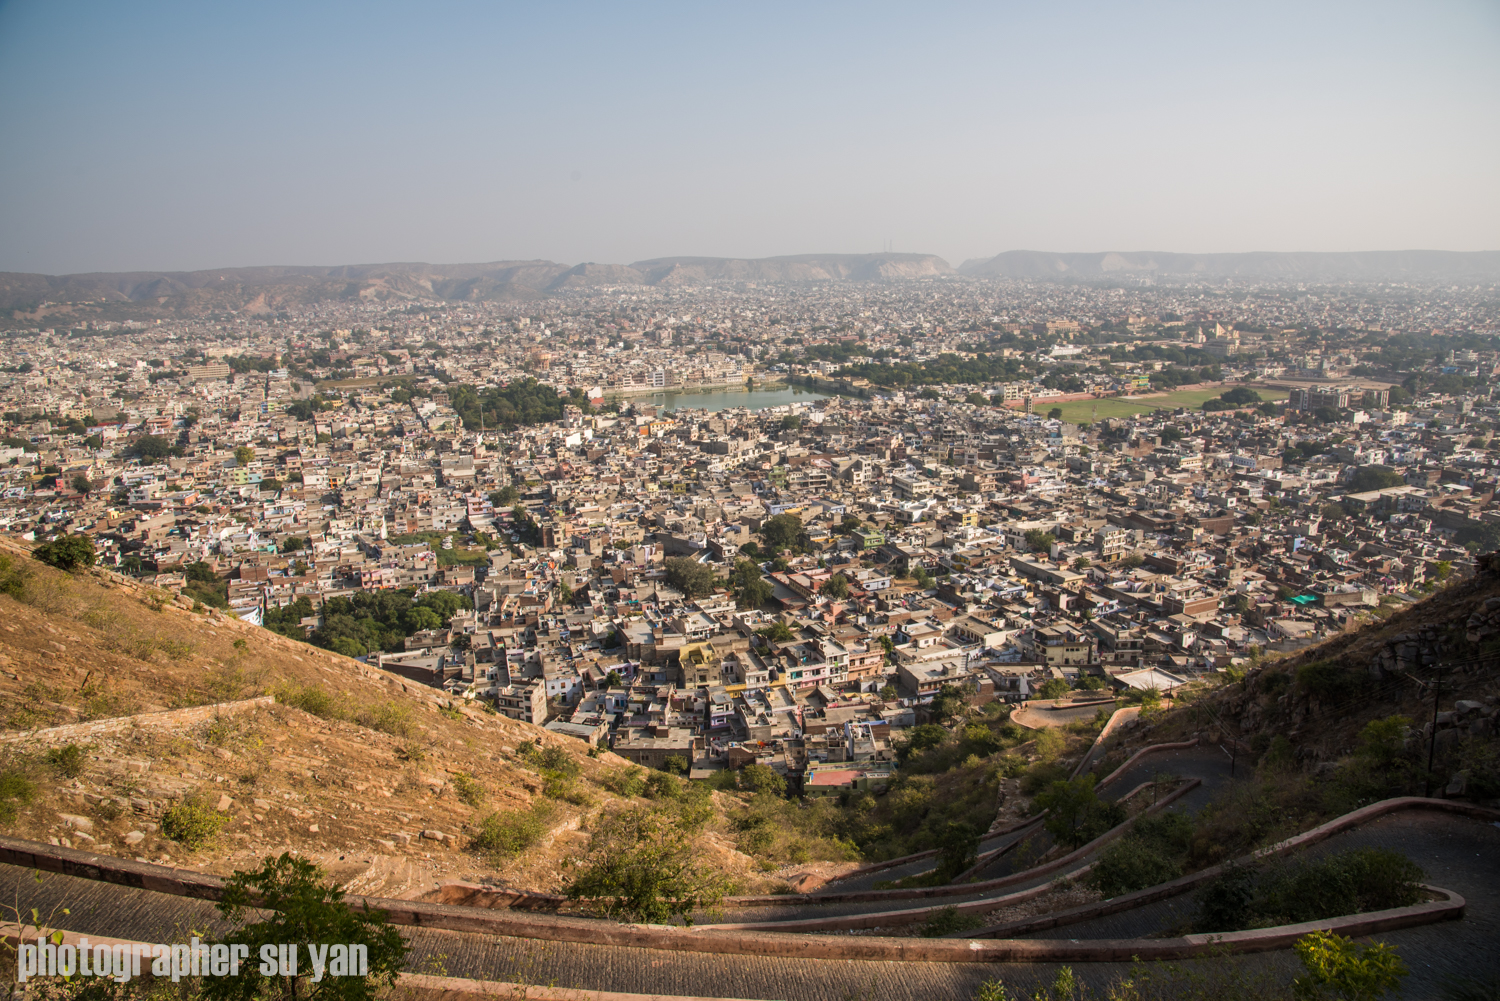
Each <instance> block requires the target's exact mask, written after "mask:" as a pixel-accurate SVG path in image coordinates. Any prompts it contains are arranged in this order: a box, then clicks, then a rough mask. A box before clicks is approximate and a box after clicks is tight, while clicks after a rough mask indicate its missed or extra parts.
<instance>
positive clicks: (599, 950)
mask: <svg viewBox="0 0 1500 1001" xmlns="http://www.w3.org/2000/svg"><path fill="white" fill-rule="evenodd" d="M1161 773H1166V774H1172V775H1177V776H1180V777H1183V778H1197V779H1199V780H1200V781H1201V782H1202V785H1200V786H1198V787H1197V788H1195V789H1194V790H1192V791H1191V792H1190V793H1189V794H1187V795H1186V796H1184V797H1183V799H1182V800H1180V801H1179V802H1177V803H1174V804H1173V805H1172V806H1171V807H1170V808H1171V809H1184V810H1196V809H1198V808H1200V807H1201V806H1202V805H1203V803H1206V802H1207V801H1208V799H1209V798H1210V797H1211V796H1212V795H1213V793H1214V791H1215V790H1217V789H1222V788H1223V787H1224V785H1225V784H1226V783H1227V782H1229V781H1231V780H1230V778H1229V761H1228V759H1227V757H1225V756H1224V755H1223V754H1221V753H1220V752H1219V750H1218V749H1217V748H1215V747H1197V748H1187V749H1182V750H1175V751H1167V752H1162V753H1160V754H1156V755H1153V756H1151V757H1148V758H1145V759H1143V760H1142V761H1140V762H1138V763H1137V764H1136V765H1134V766H1132V768H1130V769H1129V770H1128V771H1127V772H1125V773H1124V774H1122V775H1121V777H1120V778H1119V779H1118V780H1117V781H1116V782H1115V783H1114V784H1113V785H1112V786H1111V789H1112V790H1113V791H1114V794H1115V795H1121V794H1123V793H1125V792H1127V791H1129V790H1130V789H1133V788H1135V787H1136V786H1138V785H1139V784H1140V783H1142V782H1147V781H1150V780H1151V779H1153V778H1154V777H1155V776H1156V775H1158V774H1161ZM1014 836H1019V835H1015V834H1011V835H1003V836H1001V837H1000V838H996V839H992V840H991V842H989V845H990V846H993V845H995V844H999V843H1002V842H1003V839H1004V838H1007V837H1014ZM1365 845H1373V846H1379V847H1386V848H1393V849H1397V850H1399V851H1402V852H1404V853H1406V854H1407V855H1408V856H1409V857H1411V858H1412V859H1413V860H1414V861H1416V862H1417V863H1418V864H1419V865H1421V866H1422V868H1423V869H1424V870H1425V871H1426V873H1427V880H1428V881H1429V882H1431V883H1434V884H1437V885H1440V886H1443V887H1445V888H1448V889H1452V890H1456V891H1457V892H1458V893H1460V894H1462V895H1463V896H1464V897H1466V898H1467V900H1468V910H1467V913H1466V915H1465V917H1464V919H1463V920H1461V921H1457V922H1446V923H1444V924H1440V925H1430V926H1423V927H1414V928H1407V929H1401V930H1397V931H1391V932H1388V933H1383V934H1381V935H1380V936H1379V938H1380V939H1381V940H1382V941H1386V942H1388V943H1390V944H1391V945H1394V946H1396V947H1397V948H1398V949H1399V950H1400V952H1401V955H1402V957H1403V959H1404V960H1405V961H1406V963H1407V965H1408V966H1409V967H1410V968H1411V971H1412V974H1411V977H1410V978H1409V979H1408V981H1407V983H1406V985H1405V988H1404V990H1403V995H1404V996H1405V997H1409V998H1427V997H1433V996H1436V995H1437V994H1438V993H1439V991H1440V988H1441V985H1442V983H1443V981H1444V978H1448V977H1456V976H1475V975H1490V976H1493V975H1497V974H1500V900H1497V897H1496V890H1497V888H1500V823H1483V822H1480V821H1477V820H1473V819H1468V818H1465V817H1458V816H1454V815H1451V814H1440V813H1437V812H1434V811H1430V810H1425V809H1417V810H1409V811H1406V812H1403V813H1398V814H1391V815H1388V816H1384V817H1380V818H1377V819H1375V820H1373V821H1371V822H1369V823H1366V824H1365V825H1364V826H1361V827H1358V828H1354V829H1352V830H1349V831H1345V832H1343V833H1341V834H1337V835H1334V836H1333V837H1332V838H1330V839H1328V840H1327V841H1325V842H1322V843H1321V844H1319V845H1317V846H1315V847H1313V848H1311V849H1309V852H1310V853H1312V854H1321V853H1325V852H1330V851H1338V850H1342V849H1346V848H1352V847H1360V846H1365ZM38 850H43V851H45V850H46V846H38ZM911 864H912V865H914V866H923V865H927V866H930V864H931V863H930V861H926V860H919V861H918V862H916V863H911ZM896 871H897V870H891V871H889V872H885V873H879V874H876V875H877V876H878V878H884V879H889V878H892V874H893V873H895V872H896ZM985 875H986V876H987V877H989V876H993V875H994V874H993V873H986V874H985ZM1054 875H1055V874H1054ZM1049 878H1051V876H1040V877H1035V878H1034V879H1032V880H1021V881H1018V882H1017V883H1015V884H1012V885H1010V886H1007V887H1005V888H1004V889H1003V890H1000V891H991V892H992V895H993V894H994V893H997V892H998V893H1009V892H1014V891H1015V890H1016V889H1020V888H1024V887H1027V886H1030V885H1036V884H1038V883H1041V882H1045V881H1046V880H1047V879H1049ZM846 888H848V884H841V885H840V886H838V887H835V888H834V889H836V890H844V889H846ZM0 895H3V898H4V899H5V900H6V901H12V900H13V901H15V903H16V904H17V905H18V906H19V908H20V909H21V911H22V912H23V913H26V912H29V910H30V908H31V907H33V906H34V907H36V908H37V909H38V910H39V911H40V912H41V913H42V914H44V915H45V914H48V913H52V912H53V910H54V908H60V907H67V908H69V911H70V913H69V914H67V915H60V914H59V915H58V917H56V918H55V919H54V922H53V923H54V924H55V925H56V926H59V927H62V928H66V929H68V930H72V931H77V932H81V933H84V934H93V935H101V936H110V937H115V938H125V939H134V940H138V941H148V942H152V941H182V940H183V939H184V938H185V937H187V936H189V935H191V934H193V933H204V932H206V933H213V932H216V931H222V930H224V925H223V923H222V922H221V921H220V920H219V916H218V913H217V912H216V911H215V909H214V907H213V905H212V904H210V903H208V902H206V901H203V900H197V899H192V898H188V897H182V896H174V895H169V894H165V893H159V892H153V891H151V890H146V889H138V888H133V887H128V886H121V885H118V884H115V883H107V882H100V881H96V880H90V879H83V878H77V877H71V876H63V875H56V874H52V875H46V876H44V877H43V879H42V881H41V882H37V880H36V879H35V874H34V872H33V871H32V870H30V869H26V868H21V867H19V866H14V865H0ZM982 896H983V895H982V894H974V895H967V896H966V895H959V896H955V897H945V898H940V900H939V901H936V902H938V903H942V904H947V903H952V902H957V901H961V900H968V899H979V898H981V897H982ZM929 903H931V902H929V901H922V900H908V901H902V902H899V903H896V902H891V901H868V902H855V903H830V904H827V905H823V906H813V905H812V903H811V901H808V900H806V899H805V898H804V899H802V900H797V899H795V898H789V899H788V900H787V901H786V902H785V903H784V904H783V903H781V902H777V903H776V904H768V905H767V906H765V907H757V908H750V909H743V910H736V911H734V912H731V913H728V914H726V917H724V918H720V920H726V919H727V920H734V921H741V920H760V921H781V920H795V919H797V918H807V917H810V916H817V917H822V916H829V915H836V914H851V913H868V912H869V911H870V910H892V909H897V908H903V907H917V906H923V905H927V904H929ZM1192 907H1193V898H1192V896H1191V895H1184V896H1181V897H1175V898H1169V899H1167V900H1164V901H1159V902H1157V903H1154V904H1147V905H1143V906H1141V907H1138V908H1135V909H1133V910H1130V911H1126V912H1123V913H1120V914H1115V915H1110V916H1107V917H1103V918H1096V919H1093V920H1089V921H1084V922H1080V923H1077V924H1073V925H1068V926H1066V927H1065V928H1061V929H1058V930H1055V931H1052V932H1048V933H1039V934H1037V935H1036V936H1035V937H1036V938H1042V939H1045V938H1051V939H1057V938H1066V939H1079V940H1086V939H1119V938H1140V937H1145V936H1150V935H1153V934H1160V933H1163V932H1167V931H1170V930H1171V929H1173V928H1174V927H1176V926H1180V925H1181V924H1183V923H1184V922H1185V921H1187V920H1188V919H1189V918H1190V916H1191V913H1192ZM7 910H8V908H7ZM548 920H549V919H548V918H547V917H546V916H540V915H539V916H537V918H536V922H537V924H538V925H543V924H546V923H547V921H548ZM402 932H403V934H405V935H406V937H407V940H408V942H409V943H410V945H411V948H412V955H411V962H410V964H409V968H410V969H412V970H414V971H416V972H424V973H438V974H444V975H447V976H455V977H465V978H471V979H479V980H498V981H504V982H519V983H526V984H533V985H544V986H545V985H553V986H559V987H575V988H582V989H587V990H608V991H624V992H633V993H641V994H661V995H673V994H683V995H695V996H700V997H702V996H707V997H735V998H764V999H772V998H779V999H787V1001H794V999H795V1001H850V999H860V998H869V999H871V1001H874V999H886V998H889V999H895V1001H905V999H911V1001H918V999H920V1001H931V999H935V998H954V999H964V998H968V997H970V996H971V994H972V993H973V991H974V989H975V988H976V987H977V986H978V985H979V984H980V983H982V982H983V981H985V980H987V979H990V978H995V977H998V978H1000V979H1002V980H1004V981H1006V983H1007V984H1008V985H1009V986H1010V987H1011V988H1012V990H1013V992H1014V991H1017V990H1025V989H1026V988H1028V987H1029V986H1031V985H1034V984H1038V983H1041V982H1046V981H1049V980H1050V979H1051V978H1052V976H1054V975H1055V971H1056V968H1057V964H1042V963H988V964H981V963H937V962H899V963H898V962H877V961H866V960H839V959H810V958H788V957H784V956H769V955H735V954H723V953H699V952H683V951H665V950H655V949H646V948H632V947H624V946H614V945H602V944H588V943H574V942H559V941H542V940H537V939H523V938H516V937H501V936H496V935H493V934H481V933H470V932H455V931H444V930H437V929H432V928H424V927H415V926H403V927H402ZM720 934H723V933H720ZM819 938H820V939H822V940H823V941H829V940H837V938H838V935H837V934H834V935H829V936H819ZM1222 962H1224V960H1201V961H1187V962H1185V963H1179V964H1178V965H1179V966H1180V967H1183V968H1186V969H1191V968H1193V967H1194V966H1196V965H1197V964H1198V963H1222ZM1234 962H1236V963H1238V964H1242V967H1243V970H1244V971H1245V973H1246V975H1252V974H1255V973H1263V974H1267V975H1272V976H1276V977H1278V978H1284V977H1286V976H1289V975H1290V974H1291V973H1292V972H1293V971H1294V968H1295V959H1294V958H1293V957H1292V955H1291V954H1290V953H1289V952H1288V951H1287V950H1280V951H1275V952H1266V953H1256V954H1251V955H1248V956H1244V957H1239V958H1237V959H1235V960H1234ZM1070 965H1072V966H1073V967H1074V968H1075V970H1076V971H1077V973H1078V974H1079V975H1080V976H1081V977H1082V978H1083V979H1085V980H1086V981H1088V982H1090V983H1092V984H1094V985H1095V986H1102V985H1103V984H1105V983H1106V982H1108V981H1109V980H1110V979H1111V978H1113V977H1116V976H1122V975H1124V974H1126V973H1127V972H1128V967H1127V965H1126V964H1122V963H1088V964H1081V963H1072V964H1070Z"/></svg>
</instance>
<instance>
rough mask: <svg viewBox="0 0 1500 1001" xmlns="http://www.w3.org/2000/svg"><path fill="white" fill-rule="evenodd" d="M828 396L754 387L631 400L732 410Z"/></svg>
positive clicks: (793, 389)
mask: <svg viewBox="0 0 1500 1001" xmlns="http://www.w3.org/2000/svg"><path fill="white" fill-rule="evenodd" d="M828 395H829V394H827V393H819V392H816V391H814V390H811V389H807V388H805V387H803V386H788V387H786V388H783V389H752V390H750V391H749V392H743V391H741V392H733V393H726V392H713V393H654V394H652V395H651V396H632V397H629V398H628V400H629V402H633V403H644V404H649V405H654V406H665V407H666V408H667V409H668V410H676V409H678V408H679V407H685V408H687V409H689V410H729V409H730V408H732V407H746V408H748V409H750V410H764V409H765V408H766V407H784V406H786V405H787V404H789V403H811V402H813V401H814V400H824V399H827V398H828ZM620 402H621V403H625V402H626V400H624V399H622V400H621V401H620Z"/></svg>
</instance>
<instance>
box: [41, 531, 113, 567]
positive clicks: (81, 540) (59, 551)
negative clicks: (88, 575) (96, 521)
mask: <svg viewBox="0 0 1500 1001" xmlns="http://www.w3.org/2000/svg"><path fill="white" fill-rule="evenodd" d="M31 555H32V556H33V557H34V558H35V559H38V560H41V561H42V562H43V563H45V564H47V565H48V566H54V567H57V569H59V570H66V571H67V572H68V573H74V572H75V571H78V570H84V569H87V568H88V567H91V566H93V565H94V561H95V560H97V559H98V556H97V554H96V553H95V552H94V540H93V539H90V538H89V537H88V536H87V535H65V536H63V537H62V538H60V539H56V540H54V541H52V542H48V543H45V544H43V545H40V546H37V547H36V548H35V549H33V550H32V551H31Z"/></svg>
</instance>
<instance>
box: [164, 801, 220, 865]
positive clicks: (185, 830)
mask: <svg viewBox="0 0 1500 1001" xmlns="http://www.w3.org/2000/svg"><path fill="white" fill-rule="evenodd" d="M228 821H229V818H228V817H227V816H225V815H224V814H222V813H219V812H218V811H217V810H215V809H214V808H213V807H211V806H209V805H207V804H206V803H203V802H202V801H200V800H197V799H184V800H180V801H178V802H177V803H174V804H173V805H172V806H170V807H168V808H167V810H166V812H165V813H163V814H162V815H161V833H162V837H164V838H167V839H168V840H171V841H175V842H177V843H178V844H179V845H181V846H182V847H184V848H186V849H187V850H188V851H190V852H191V851H197V850H198V849H199V848H202V847H204V846H206V845H209V844H212V843H213V842H214V841H216V840H217V839H218V837H219V833H220V832H221V831H222V830H223V829H224V825H225V824H226V823H228Z"/></svg>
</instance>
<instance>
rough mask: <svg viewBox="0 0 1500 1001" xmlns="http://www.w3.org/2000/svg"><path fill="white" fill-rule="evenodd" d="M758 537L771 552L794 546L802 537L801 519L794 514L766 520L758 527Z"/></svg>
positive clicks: (779, 515)
mask: <svg viewBox="0 0 1500 1001" xmlns="http://www.w3.org/2000/svg"><path fill="white" fill-rule="evenodd" d="M760 535H761V538H762V539H764V540H765V542H766V546H767V548H769V549H770V550H771V551H772V552H777V551H780V550H782V549H786V548H787V547H788V546H792V545H794V544H795V543H796V542H797V539H798V538H799V537H800V536H801V535H802V519H801V518H799V517H797V516H796V515H795V514H778V515H775V516H774V517H771V518H767V519H766V520H765V522H763V523H762V524H761V526H760Z"/></svg>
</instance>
